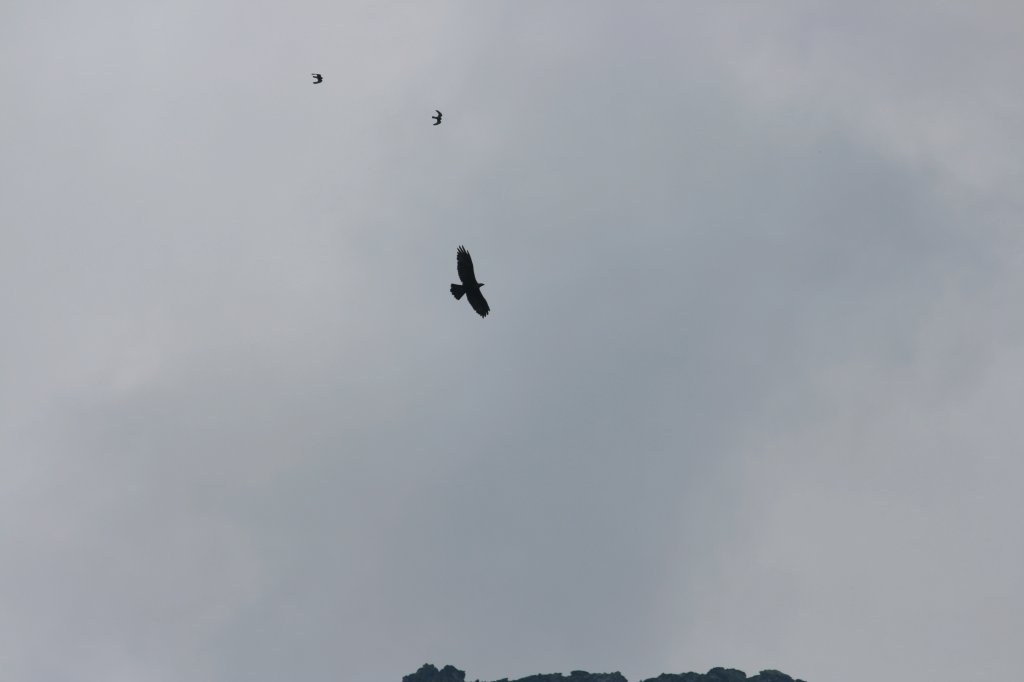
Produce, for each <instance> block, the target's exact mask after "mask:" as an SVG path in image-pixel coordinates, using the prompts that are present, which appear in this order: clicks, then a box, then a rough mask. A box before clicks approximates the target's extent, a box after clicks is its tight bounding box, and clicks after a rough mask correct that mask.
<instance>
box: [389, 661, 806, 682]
mask: <svg viewBox="0 0 1024 682" xmlns="http://www.w3.org/2000/svg"><path fill="white" fill-rule="evenodd" d="M402 682H466V673H465V672H463V671H462V670H459V669H458V668H456V667H455V666H451V665H446V666H445V667H443V668H441V669H440V670H438V669H437V668H436V667H435V666H433V665H431V664H430V663H424V664H423V666H422V667H420V669H419V670H417V671H416V672H414V673H413V674H411V675H406V676H405V677H403V678H402ZM476 682H481V681H480V680H476ZM494 682H629V681H628V680H627V679H626V678H625V677H623V675H622V673H620V672H614V673H588V672H585V671H583V670H573V671H572V672H571V673H569V675H568V676H566V675H563V674H562V673H551V674H547V675H530V676H529V677H521V678H519V679H517V680H509V679H508V678H507V677H503V678H501V679H500V680H494ZM640 682H804V681H803V680H799V679H795V678H792V677H790V676H789V675H787V674H786V673H783V672H779V671H778V670H762V671H761V672H759V673H758V674H757V675H754V676H753V677H747V674H746V673H745V672H743V671H742V670H736V669H735V668H712V669H711V670H709V671H707V672H706V673H704V674H701V673H662V674H661V675H658V676H657V677H651V678H648V679H646V680H640Z"/></svg>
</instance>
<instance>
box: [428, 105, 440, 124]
mask: <svg viewBox="0 0 1024 682" xmlns="http://www.w3.org/2000/svg"><path fill="white" fill-rule="evenodd" d="M434 111H437V109H434ZM430 118H432V119H434V125H436V126H439V125H441V112H440V111H437V116H431V117H430Z"/></svg>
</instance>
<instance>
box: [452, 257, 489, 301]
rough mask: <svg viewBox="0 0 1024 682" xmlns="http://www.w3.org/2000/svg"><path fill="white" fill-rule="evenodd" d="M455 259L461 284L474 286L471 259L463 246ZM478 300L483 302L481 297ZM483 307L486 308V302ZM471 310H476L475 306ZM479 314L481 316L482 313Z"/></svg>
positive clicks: (474, 277) (474, 279)
mask: <svg viewBox="0 0 1024 682" xmlns="http://www.w3.org/2000/svg"><path fill="white" fill-rule="evenodd" d="M455 257H456V260H457V262H458V266H459V279H461V280H462V283H463V284H469V285H475V284H476V275H475V274H473V259H472V258H470V257H469V251H466V247H465V246H460V247H459V250H458V253H457V254H456V256H455ZM480 300H481V301H483V297H481V298H480ZM484 306H485V307H486V306H487V303H486V302H485V303H484ZM473 308H476V304H474V305H473ZM477 312H478V313H479V312H480V310H479V309H477ZM480 314H481V315H483V314H484V313H480Z"/></svg>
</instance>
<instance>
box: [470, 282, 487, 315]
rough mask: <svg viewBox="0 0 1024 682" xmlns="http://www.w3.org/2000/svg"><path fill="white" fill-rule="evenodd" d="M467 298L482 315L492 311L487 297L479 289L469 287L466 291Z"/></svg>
mask: <svg viewBox="0 0 1024 682" xmlns="http://www.w3.org/2000/svg"><path fill="white" fill-rule="evenodd" d="M466 300H467V301H469V304H470V305H471V306H473V310H475V311H476V312H477V314H479V315H480V317H487V313H489V312H491V306H489V305H487V299H485V298H484V295H483V294H482V293H480V290H479V289H468V290H467V291H466Z"/></svg>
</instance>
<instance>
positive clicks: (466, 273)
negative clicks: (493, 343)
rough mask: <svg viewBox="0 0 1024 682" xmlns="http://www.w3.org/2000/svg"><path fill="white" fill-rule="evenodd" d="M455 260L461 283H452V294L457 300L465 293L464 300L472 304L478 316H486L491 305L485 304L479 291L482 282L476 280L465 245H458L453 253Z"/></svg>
mask: <svg viewBox="0 0 1024 682" xmlns="http://www.w3.org/2000/svg"><path fill="white" fill-rule="evenodd" d="M455 260H456V262H457V264H458V268H459V279H461V280H462V284H453V285H452V296H454V297H455V300H456V301H458V300H459V299H460V298H462V296H463V294H465V296H466V300H467V301H469V304H470V305H471V306H473V310H475V311H476V312H477V314H479V315H480V317H487V313H489V312H491V307H490V306H489V305H487V301H486V300H485V299H484V295H483V294H482V293H480V287H482V286H483V285H484V283H483V282H479V283H478V282H477V281H476V275H475V274H473V259H472V258H470V256H469V251H466V247H465V246H460V247H459V250H458V251H457V252H456V254H455Z"/></svg>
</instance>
